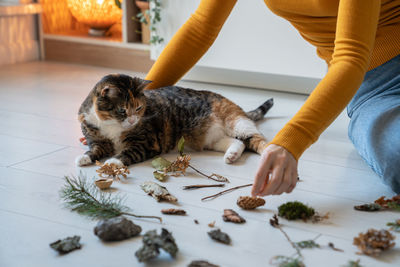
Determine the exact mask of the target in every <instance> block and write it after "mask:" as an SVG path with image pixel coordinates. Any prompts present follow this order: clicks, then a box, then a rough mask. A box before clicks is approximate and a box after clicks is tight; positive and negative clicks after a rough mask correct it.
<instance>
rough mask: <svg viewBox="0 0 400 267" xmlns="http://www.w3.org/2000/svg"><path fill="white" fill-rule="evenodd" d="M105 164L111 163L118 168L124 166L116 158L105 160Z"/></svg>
mask: <svg viewBox="0 0 400 267" xmlns="http://www.w3.org/2000/svg"><path fill="white" fill-rule="evenodd" d="M104 163H105V164H111V163H113V164H115V165H116V166H118V167H123V166H124V164H123V163H122V161H120V160H119V159H116V158H110V159H108V160H106V162H104Z"/></svg>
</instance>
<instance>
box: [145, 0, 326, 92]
mask: <svg viewBox="0 0 400 267" xmlns="http://www.w3.org/2000/svg"><path fill="white" fill-rule="evenodd" d="M216 1H221V2H222V1H223V0H216ZM161 2H162V10H163V14H162V22H161V24H160V25H159V26H158V32H159V35H161V36H162V37H164V39H165V40H166V42H165V43H167V42H168V40H170V38H171V37H172V36H173V34H174V33H175V32H176V31H177V30H178V29H179V27H180V26H181V25H182V24H183V23H184V22H185V21H186V20H187V19H188V18H189V16H190V14H191V13H193V12H194V11H195V10H196V8H197V6H198V4H199V3H200V0H190V1H187V0H163V1H161ZM162 48H163V46H161V47H153V49H152V58H153V59H156V58H157V56H158V55H159V53H160V51H161V50H162ZM196 66H197V67H196V68H194V69H193V70H192V71H191V72H190V73H189V74H188V75H186V76H185V77H184V78H186V79H192V80H200V81H210V82H218V83H228V84H238V85H241V86H249V87H260V88H269V89H276V90H284V91H294V92H302V93H308V92H310V91H311V90H312V89H313V88H314V86H315V85H316V84H317V82H318V81H319V79H320V78H322V77H323V75H324V73H325V72H326V64H325V63H324V62H323V61H322V60H321V59H319V58H318V57H317V56H316V52H315V48H314V47H312V46H311V45H310V44H308V43H307V42H306V41H305V40H303V39H302V38H301V36H300V35H299V33H298V32H297V31H296V30H295V29H294V28H293V27H292V26H291V25H290V24H289V23H288V22H287V21H286V20H284V19H282V18H280V17H277V16H276V15H275V14H273V13H272V12H271V11H270V10H269V9H268V7H267V6H266V5H265V4H264V1H263V0H238V2H237V4H236V6H235V7H234V9H233V11H232V13H231V15H230V17H229V18H228V20H227V21H226V23H225V25H224V27H223V29H222V30H221V33H220V35H219V36H218V38H217V40H216V41H215V43H214V45H213V46H212V47H211V48H210V50H209V51H208V52H207V53H206V54H205V55H204V57H203V58H202V59H201V60H200V61H199V62H198V64H197V65H196Z"/></svg>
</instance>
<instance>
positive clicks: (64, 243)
mask: <svg viewBox="0 0 400 267" xmlns="http://www.w3.org/2000/svg"><path fill="white" fill-rule="evenodd" d="M80 239H81V237H80V236H77V235H75V236H73V237H67V238H64V239H60V240H57V241H55V242H53V243H51V244H50V247H51V248H52V249H55V250H57V251H58V252H59V253H60V254H66V253H69V252H71V251H73V250H75V249H80V248H81V244H80V243H79V240H80Z"/></svg>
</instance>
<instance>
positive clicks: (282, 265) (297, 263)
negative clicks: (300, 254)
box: [270, 255, 306, 267]
mask: <svg viewBox="0 0 400 267" xmlns="http://www.w3.org/2000/svg"><path fill="white" fill-rule="evenodd" d="M270 263H271V264H272V265H275V266H278V267H305V266H306V265H305V264H304V263H303V261H302V260H301V259H299V258H296V257H287V256H282V255H278V256H275V257H273V258H272V259H271V262H270Z"/></svg>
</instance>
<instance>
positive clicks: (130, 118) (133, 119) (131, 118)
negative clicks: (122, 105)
mask: <svg viewBox="0 0 400 267" xmlns="http://www.w3.org/2000/svg"><path fill="white" fill-rule="evenodd" d="M128 122H129V123H130V124H134V123H135V122H136V118H135V117H133V116H132V117H129V118H128Z"/></svg>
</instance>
